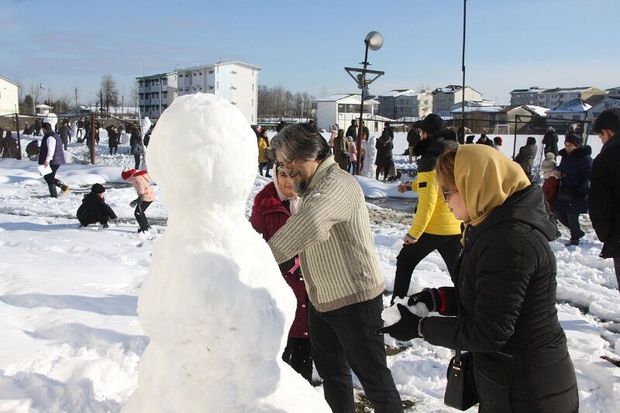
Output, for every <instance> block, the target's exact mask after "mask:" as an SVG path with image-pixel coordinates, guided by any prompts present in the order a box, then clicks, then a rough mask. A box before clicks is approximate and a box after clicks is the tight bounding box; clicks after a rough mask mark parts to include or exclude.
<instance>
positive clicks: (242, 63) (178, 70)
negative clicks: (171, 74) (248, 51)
mask: <svg viewBox="0 0 620 413" xmlns="http://www.w3.org/2000/svg"><path fill="white" fill-rule="evenodd" d="M226 65H237V66H244V67H247V68H249V69H254V70H261V68H260V66H256V65H251V64H249V63H245V62H241V61H239V60H232V61H229V62H225V61H219V62H217V63H210V64H206V65H199V66H191V67H184V68H181V69H176V70H175V72H181V71H184V70H197V69H203V68H206V67H215V66H226Z"/></svg>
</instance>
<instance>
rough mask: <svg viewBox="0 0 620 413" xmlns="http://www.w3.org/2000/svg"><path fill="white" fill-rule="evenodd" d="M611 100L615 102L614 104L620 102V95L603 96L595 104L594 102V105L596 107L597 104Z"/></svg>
mask: <svg viewBox="0 0 620 413" xmlns="http://www.w3.org/2000/svg"><path fill="white" fill-rule="evenodd" d="M610 100H611V101H613V102H614V106H615V105H618V104H620V96H603V99H601V100H599V101H598V102H596V103H595V104H592V107H593V108H594V107H596V106H597V105H601V104H608V103H609V101H610Z"/></svg>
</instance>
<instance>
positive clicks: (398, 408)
mask: <svg viewBox="0 0 620 413" xmlns="http://www.w3.org/2000/svg"><path fill="white" fill-rule="evenodd" d="M270 155H271V157H272V159H275V160H276V162H277V164H278V166H279V167H281V168H284V170H285V171H286V172H287V173H288V175H289V176H290V177H291V179H292V181H293V185H294V186H295V190H296V192H297V193H298V194H299V195H300V197H301V199H300V202H299V205H298V208H299V210H298V212H297V214H295V215H293V216H291V217H290V218H289V219H288V221H287V222H286V224H285V225H284V226H283V227H282V228H280V230H279V231H278V232H276V234H275V235H274V236H273V237H272V238H271V239H270V240H269V246H270V247H271V250H272V252H273V255H274V257H275V259H276V261H277V262H278V263H281V262H284V261H286V260H288V259H290V258H292V257H294V256H295V255H299V257H300V260H301V269H302V272H303V274H304V279H305V281H306V289H307V291H308V296H309V298H310V304H309V307H310V308H309V311H308V314H309V316H308V317H309V323H310V342H311V348H312V358H313V359H314V362H315V364H316V367H317V370H318V372H319V374H320V375H321V377H322V378H323V380H324V382H323V390H324V394H325V399H326V400H327V402H328V403H329V405H330V407H331V409H332V410H333V411H334V412H339V413H340V412H344V413H349V412H351V413H353V412H354V411H355V406H354V400H353V385H352V380H351V369H352V370H353V371H354V372H355V375H356V376H357V377H358V378H359V380H360V382H361V384H362V386H363V387H364V391H365V393H366V397H368V399H369V400H370V401H371V402H372V403H373V404H374V408H375V412H377V413H383V412H386V413H387V412H390V413H391V412H402V411H403V408H402V404H401V402H400V396H399V394H398V391H397V390H396V386H395V385H394V380H393V378H392V374H391V372H390V370H389V369H388V367H387V364H386V355H385V346H384V343H383V337H382V336H380V335H377V334H376V331H377V329H379V328H381V327H382V326H383V321H382V320H381V311H382V310H383V300H382V293H383V289H384V285H383V276H382V275H381V273H380V271H379V263H378V260H377V256H376V254H375V248H374V242H373V239H372V234H371V232H370V225H369V219H368V210H367V209H366V202H365V200H364V194H363V193H362V190H361V188H360V186H359V184H358V183H357V180H356V179H355V178H354V177H353V176H351V175H350V174H348V173H346V172H345V171H343V170H342V169H340V168H339V167H338V164H337V163H336V162H335V161H334V159H333V157H332V156H331V155H330V150H329V146H328V144H327V142H326V141H325V139H324V138H323V137H322V136H321V134H320V133H319V132H318V130H317V129H316V128H315V127H312V126H310V125H307V124H298V125H290V126H287V127H286V128H284V129H283V130H282V131H280V133H279V134H278V135H276V136H275V137H274V138H273V139H272V141H271V149H270Z"/></svg>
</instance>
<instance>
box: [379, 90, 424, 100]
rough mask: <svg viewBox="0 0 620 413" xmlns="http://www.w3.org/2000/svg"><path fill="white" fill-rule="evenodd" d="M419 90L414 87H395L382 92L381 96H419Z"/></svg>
mask: <svg viewBox="0 0 620 413" xmlns="http://www.w3.org/2000/svg"><path fill="white" fill-rule="evenodd" d="M417 94H418V92H416V91H415V90H413V89H394V90H390V91H387V92H384V93H381V94H380V95H379V97H394V98H395V97H399V96H417Z"/></svg>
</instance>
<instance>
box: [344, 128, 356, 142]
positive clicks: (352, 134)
mask: <svg viewBox="0 0 620 413" xmlns="http://www.w3.org/2000/svg"><path fill="white" fill-rule="evenodd" d="M358 129H359V127H358V126H354V125H351V126H349V127H348V128H347V133H345V134H344V136H345V137H346V136H350V137H352V138H353V140H356V139H357V130H358Z"/></svg>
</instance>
